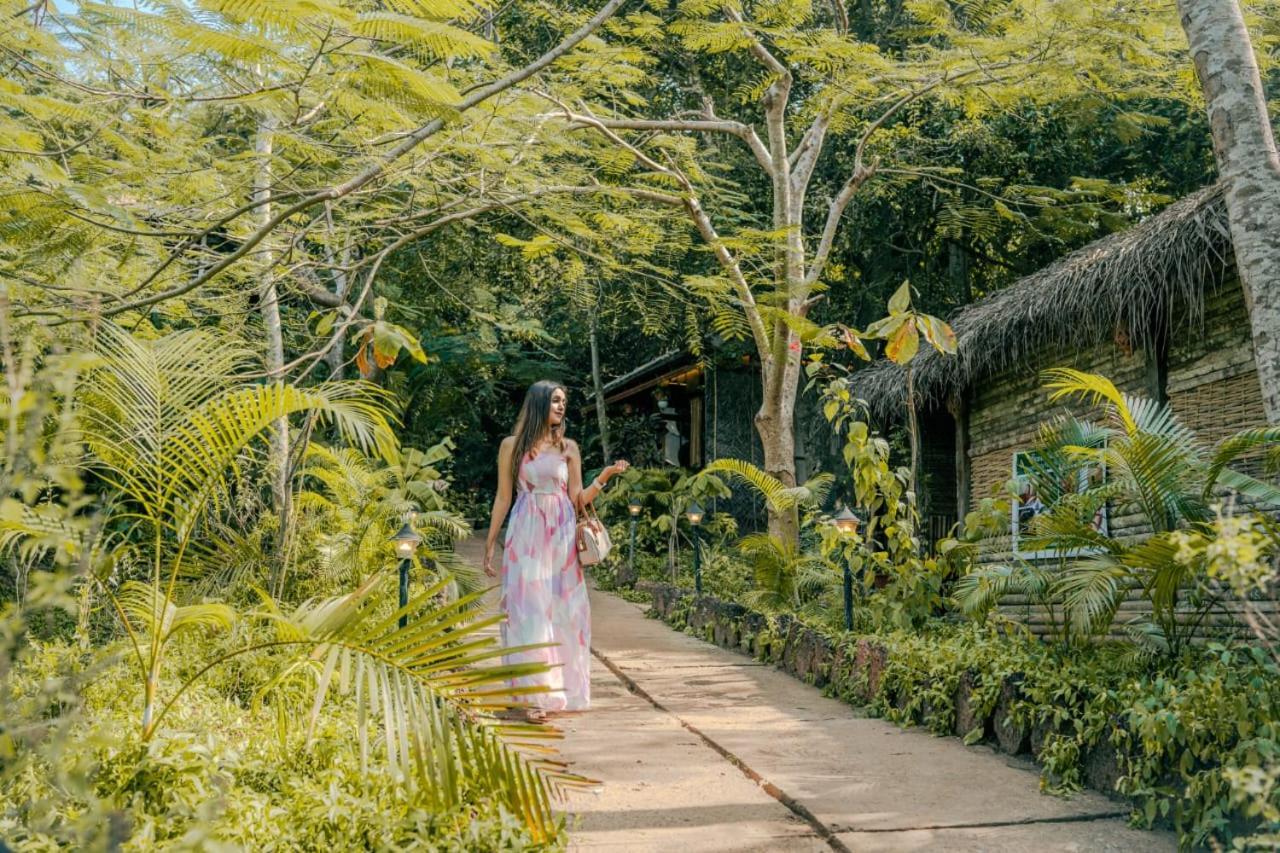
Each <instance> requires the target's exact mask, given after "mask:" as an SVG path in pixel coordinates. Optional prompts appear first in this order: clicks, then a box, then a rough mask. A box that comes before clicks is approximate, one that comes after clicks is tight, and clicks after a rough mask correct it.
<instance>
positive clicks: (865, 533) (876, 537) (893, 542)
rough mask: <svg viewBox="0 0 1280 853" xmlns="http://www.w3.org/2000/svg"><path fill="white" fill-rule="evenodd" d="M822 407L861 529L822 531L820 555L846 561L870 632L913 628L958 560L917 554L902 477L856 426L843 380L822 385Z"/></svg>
mask: <svg viewBox="0 0 1280 853" xmlns="http://www.w3.org/2000/svg"><path fill="white" fill-rule="evenodd" d="M814 374H815V375H816V376H821V375H822V373H821V372H819V371H814ZM822 409H823V414H824V415H825V416H826V418H827V420H828V421H829V422H830V423H831V425H832V428H833V430H834V431H835V433H836V434H837V435H840V436H842V437H843V438H844V446H843V448H842V455H843V458H844V461H845V464H846V465H847V466H848V467H849V474H850V477H851V480H852V484H853V503H854V505H855V506H856V507H857V508H858V510H859V511H860V513H861V516H862V524H861V530H860V531H859V535H858V536H856V537H850V536H849V535H847V534H844V533H842V532H840V531H838V530H837V529H836V528H835V527H834V526H833V525H830V524H827V525H824V526H823V527H822V528H821V530H822V542H821V551H822V553H823V555H824V556H826V557H827V558H828V559H830V560H833V561H834V562H835V564H837V565H843V564H844V563H848V565H849V566H850V568H851V570H852V572H853V574H854V576H855V577H856V578H857V579H858V580H859V586H860V588H861V592H860V597H861V599H862V600H861V602H860V606H859V608H858V609H859V610H860V611H861V613H862V618H869V619H870V620H871V624H872V625H875V626H877V627H880V626H894V627H910V626H913V625H918V624H920V623H921V622H922V621H923V620H925V619H927V618H928V617H929V616H931V615H933V614H935V613H936V612H938V610H939V609H940V608H941V604H942V597H941V593H942V582H943V580H944V579H946V578H947V577H948V576H949V575H950V574H951V573H952V572H953V571H954V566H953V565H952V562H953V560H955V559H958V558H959V556H960V554H959V553H956V554H952V555H950V556H948V555H947V554H943V555H942V556H940V557H934V556H927V555H925V554H924V549H923V547H922V543H921V542H920V539H919V524H920V515H919V511H918V510H917V508H916V503H915V494H914V492H912V491H911V489H910V480H911V474H910V471H909V470H908V469H906V468H897V469H895V468H893V467H892V466H891V465H890V460H889V443H888V442H887V441H886V440H885V439H884V438H882V437H880V436H878V435H875V434H873V433H872V431H871V429H870V427H868V426H867V424H866V422H864V421H861V420H858V417H859V415H860V414H861V412H862V406H861V403H859V401H858V400H857V399H856V398H855V397H854V396H853V394H852V392H851V391H850V387H849V383H848V379H847V378H846V377H837V378H834V379H831V380H830V381H828V382H827V383H826V385H825V386H824V387H823V389H822Z"/></svg>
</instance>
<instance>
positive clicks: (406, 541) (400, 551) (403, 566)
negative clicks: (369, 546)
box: [391, 510, 422, 628]
mask: <svg viewBox="0 0 1280 853" xmlns="http://www.w3.org/2000/svg"><path fill="white" fill-rule="evenodd" d="M410 513H411V514H412V515H414V516H416V515H417V512H416V511H415V510H410ZM391 541H392V542H395V543H396V556H397V557H399V558H400V607H401V609H403V608H404V606H405V605H406V604H408V603H409V562H410V561H411V560H412V559H413V552H414V551H416V550H417V549H418V544H419V543H420V542H422V536H421V535H420V534H419V533H418V531H416V530H414V529H413V524H412V522H410V520H409V515H408V514H406V516H405V521H404V526H403V527H401V528H400V530H399V531H398V532H397V533H396V535H395V536H392V537H391ZM407 624H409V617H408V616H407V615H406V616H401V617H400V627H401V628H403V627H404V626H405V625H407Z"/></svg>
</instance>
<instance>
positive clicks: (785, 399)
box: [756, 349, 800, 543]
mask: <svg viewBox="0 0 1280 853" xmlns="http://www.w3.org/2000/svg"><path fill="white" fill-rule="evenodd" d="M761 373H762V379H763V382H764V399H763V401H762V402H761V404H760V411H758V412H757V413H756V432H757V433H759V435H760V445H761V447H762V448H763V450H764V470H765V473H766V474H768V475H769V476H771V477H774V478H776V479H778V480H780V481H781V482H782V484H783V485H785V486H787V487H791V486H794V485H796V431H795V408H796V394H797V392H798V390H799V387H800V356H799V353H795V352H792V351H791V350H790V349H787V350H786V357H785V358H784V359H783V360H782V361H781V362H778V361H771V362H769V363H766V364H765V365H764V366H763V367H762V368H761ZM769 533H771V534H772V535H774V536H777V537H778V538H779V539H781V540H782V541H784V542H790V543H795V542H796V541H797V540H798V539H799V536H800V514H799V512H798V511H797V510H795V509H791V510H789V511H787V512H781V513H770V514H769Z"/></svg>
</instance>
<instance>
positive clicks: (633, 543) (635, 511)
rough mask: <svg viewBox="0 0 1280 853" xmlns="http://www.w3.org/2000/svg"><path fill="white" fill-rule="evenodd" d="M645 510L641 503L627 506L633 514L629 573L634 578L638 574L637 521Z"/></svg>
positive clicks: (628, 560) (628, 564)
mask: <svg viewBox="0 0 1280 853" xmlns="http://www.w3.org/2000/svg"><path fill="white" fill-rule="evenodd" d="M642 509H644V507H642V506H641V505H640V502H639V501H632V502H631V503H629V504H627V511H628V512H629V513H631V554H630V556H629V557H628V558H627V571H628V572H629V573H630V574H631V576H632V577H635V574H636V521H637V520H638V519H639V518H640V510H642Z"/></svg>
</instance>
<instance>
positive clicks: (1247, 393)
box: [855, 186, 1280, 629]
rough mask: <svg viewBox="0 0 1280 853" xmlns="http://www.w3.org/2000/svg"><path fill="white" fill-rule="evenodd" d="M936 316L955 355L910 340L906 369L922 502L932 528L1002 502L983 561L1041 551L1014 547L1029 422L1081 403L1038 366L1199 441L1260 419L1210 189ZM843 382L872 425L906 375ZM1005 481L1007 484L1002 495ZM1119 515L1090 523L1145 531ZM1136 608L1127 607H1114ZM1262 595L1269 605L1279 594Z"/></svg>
mask: <svg viewBox="0 0 1280 853" xmlns="http://www.w3.org/2000/svg"><path fill="white" fill-rule="evenodd" d="M949 319H950V322H951V324H952V326H953V327H954V329H955V330H956V334H957V337H958V339H959V353H958V355H956V356H943V355H939V354H938V353H936V352H934V351H932V350H927V351H925V350H922V352H921V353H920V355H919V356H918V357H917V358H916V360H915V361H914V362H913V364H912V371H913V379H914V383H915V388H916V392H917V395H916V397H917V415H918V419H919V423H920V438H921V472H922V479H921V489H920V491H921V496H920V497H921V504H922V506H923V507H924V512H925V515H926V519H927V521H928V524H929V531H930V534H931V535H932V534H935V533H936V531H938V530H943V529H946V528H947V527H949V526H950V524H951V523H953V522H954V521H955V520H957V519H960V518H963V517H964V514H965V513H966V512H967V511H968V509H970V508H971V507H973V506H975V505H976V504H977V502H978V501H980V500H982V499H984V498H988V497H996V496H1004V497H1007V498H1009V501H1010V532H1009V535H1008V536H1005V537H1003V538H1001V539H999V540H993V541H991V542H989V543H988V544H987V547H986V551H985V558H986V559H990V560H995V561H1003V560H1006V559H1008V558H1009V557H1010V556H1011V555H1012V556H1017V557H1020V558H1024V559H1030V560H1035V559H1039V558H1042V557H1049V556H1051V555H1048V554H1039V553H1035V552H1028V551H1027V550H1025V549H1024V548H1022V547H1021V545H1020V543H1022V542H1027V541H1031V540H1028V539H1027V538H1026V537H1025V536H1024V535H1023V531H1024V530H1029V529H1030V528H1029V526H1028V525H1029V521H1030V519H1031V518H1032V517H1034V515H1035V514H1036V513H1038V512H1039V511H1042V510H1043V509H1044V506H1043V504H1042V503H1041V502H1040V500H1039V497H1038V496H1037V495H1035V494H1034V491H1033V489H1032V487H1031V482H1032V478H1030V477H1027V476H1025V475H1026V474H1027V473H1028V472H1029V471H1031V470H1033V469H1034V467H1035V465H1036V464H1037V463H1036V461H1035V455H1034V453H1033V452H1031V448H1032V446H1033V445H1034V443H1035V441H1036V437H1037V432H1038V430H1039V427H1040V425H1041V424H1043V423H1044V422H1045V421H1047V420H1050V419H1051V418H1053V417H1054V416H1055V415H1057V414H1060V413H1064V412H1067V411H1074V413H1076V414H1082V413H1083V412H1082V410H1081V409H1080V408H1079V406H1078V405H1077V404H1070V405H1068V404H1066V403H1058V404H1054V403H1050V401H1049V399H1048V395H1047V394H1046V392H1045V391H1044V389H1043V387H1042V372H1043V371H1044V370H1045V369H1046V368H1049V367H1059V366H1061V367H1072V368H1076V369H1078V370H1083V371H1087V372H1091V373H1100V374H1102V375H1104V376H1107V377H1108V378H1110V379H1111V380H1112V381H1113V382H1115V384H1116V385H1117V386H1118V387H1119V388H1120V389H1121V390H1123V391H1125V392H1127V393H1135V394H1140V395H1142V396H1146V397H1149V398H1154V399H1158V400H1161V401H1164V402H1167V403H1168V405H1169V406H1170V408H1172V410H1173V411H1174V413H1175V414H1176V415H1177V416H1178V418H1179V419H1180V420H1181V421H1182V423H1184V424H1185V425H1186V426H1188V427H1190V428H1191V429H1192V430H1193V431H1194V432H1195V433H1196V434H1197V435H1198V436H1199V437H1200V438H1201V440H1202V441H1204V442H1205V443H1206V444H1211V443H1213V442H1216V441H1218V440H1220V439H1222V438H1225V437H1226V436H1228V435H1230V434H1232V433H1235V432H1237V431H1238V430H1241V429H1245V428H1247V427H1253V426H1259V425H1261V424H1264V423H1265V422H1266V414H1265V411H1264V409H1263V404H1262V393H1261V388H1260V386H1259V382H1258V374H1257V368H1256V362H1255V360H1254V349H1253V339H1252V333H1251V325H1250V322H1249V315H1248V311H1247V308H1246V301H1245V298H1244V293H1243V290H1242V288H1241V285H1240V282H1239V279H1238V278H1237V276H1236V273H1235V268H1234V262H1233V253H1232V247H1231V239H1230V232H1229V230H1228V226H1227V214H1226V210H1225V206H1224V204H1223V200H1222V191H1221V188H1220V187H1219V186H1211V187H1207V188H1205V189H1204V190H1201V191H1200V192H1198V193H1195V194H1194V195H1191V196H1189V197H1187V198H1185V199H1183V200H1181V201H1179V202H1177V203H1175V204H1173V205H1170V206H1169V207H1168V208H1166V209H1165V210H1163V211H1161V212H1160V213H1159V214H1156V215H1154V216H1151V217H1149V218H1148V219H1146V220H1144V221H1143V222H1141V223H1139V224H1137V225H1135V226H1134V227H1132V228H1130V229H1128V230H1127V231H1124V232H1122V233H1119V234H1112V235H1110V236H1108V237H1104V238H1103V239H1101V240H1098V241H1096V242H1094V243H1092V244H1090V245H1088V246H1086V247H1084V248H1083V249H1080V250H1079V251H1076V252H1073V253H1071V254H1070V255H1067V256H1066V257H1064V258H1062V259H1061V260H1059V261H1057V262H1056V263H1054V264H1051V265H1050V266H1048V267H1046V268H1045V269H1043V270H1041V271H1040V272H1037V273H1035V274H1034V275H1030V276H1027V277H1026V278H1023V279H1021V280H1019V281H1017V282H1015V283H1014V284H1013V285H1012V286H1010V287H1009V288H1007V289H1005V290H1002V291H1000V292H999V293H995V294H992V295H991V296H989V297H987V298H986V299H983V300H981V301H979V302H976V303H974V304H972V305H969V306H967V307H965V308H964V309H962V310H961V311H959V312H957V314H956V315H955V316H954V317H952V318H949ZM855 393H857V394H858V396H860V397H862V398H863V399H865V400H866V401H867V402H868V404H869V406H870V408H871V410H872V414H873V415H874V416H876V417H877V418H878V419H880V420H895V419H897V418H899V417H901V416H902V415H903V414H905V400H906V376H905V372H904V370H903V369H902V368H900V367H898V366H897V365H893V364H890V363H888V362H878V363H876V364H874V365H872V366H870V367H869V368H867V369H865V370H862V371H860V372H859V373H858V374H856V375H855ZM1098 476H1102V477H1105V472H1098ZM1009 483H1012V484H1013V487H1014V488H1013V494H1010V493H1009V492H1007V491H1005V485H1006V484H1009ZM1082 487H1083V486H1082ZM1126 512H1127V510H1126V508H1124V507H1111V506H1107V507H1103V508H1102V509H1100V510H1099V513H1098V515H1097V516H1096V517H1095V519H1094V523H1095V524H1096V525H1098V526H1099V529H1102V530H1104V532H1107V533H1109V534H1110V535H1112V536H1118V537H1127V536H1141V535H1144V534H1145V533H1146V532H1149V528H1148V527H1146V521H1145V519H1143V518H1142V517H1141V516H1137V515H1133V514H1129V515H1125V513H1126ZM1140 606H1141V603H1140V602H1137V601H1134V602H1129V603H1126V604H1125V605H1124V607H1123V608H1122V610H1125V609H1126V608H1135V607H1140ZM1267 606H1269V607H1273V608H1275V609H1276V611H1277V612H1280V605H1277V604H1275V603H1268V605H1267ZM1002 609H1003V610H1005V611H1006V614H1007V615H1013V616H1017V617H1018V618H1024V619H1026V620H1027V621H1028V622H1029V623H1031V626H1032V628H1033V629H1036V628H1042V627H1043V624H1044V623H1043V621H1040V622H1039V624H1037V620H1042V619H1043V614H1037V612H1036V611H1035V609H1034V608H1031V607H1030V606H1029V605H1027V604H1026V602H1019V601H1017V600H1012V599H1006V600H1005V601H1004V602H1003V603H1002ZM1126 612H1128V611H1126ZM1224 624H1226V623H1224Z"/></svg>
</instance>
